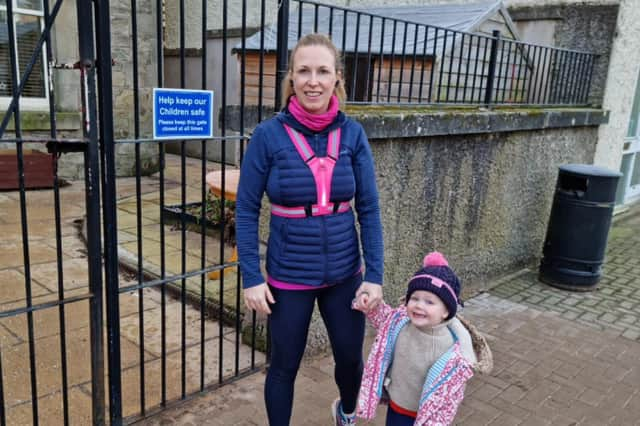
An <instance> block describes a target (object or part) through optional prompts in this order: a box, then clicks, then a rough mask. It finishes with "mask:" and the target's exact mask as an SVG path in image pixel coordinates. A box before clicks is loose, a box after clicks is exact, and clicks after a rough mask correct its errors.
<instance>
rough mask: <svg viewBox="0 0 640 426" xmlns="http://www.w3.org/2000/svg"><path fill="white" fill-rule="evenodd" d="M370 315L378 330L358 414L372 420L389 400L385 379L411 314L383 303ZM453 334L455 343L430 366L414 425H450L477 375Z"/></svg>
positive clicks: (367, 364) (402, 308)
mask: <svg viewBox="0 0 640 426" xmlns="http://www.w3.org/2000/svg"><path fill="white" fill-rule="evenodd" d="M367 318H368V319H369V321H371V323H372V325H373V326H374V327H375V328H376V329H377V330H378V333H377V335H376V338H375V341H374V342H373V346H372V347H371V352H370V353H369V358H368V359H367V363H366V365H365V367H364V373H363V377H362V385H361V386H360V395H359V396H358V406H357V414H358V417H360V418H363V419H369V420H370V419H373V418H374V416H375V413H376V407H377V406H378V404H379V403H380V402H381V400H384V399H385V397H384V396H383V392H384V389H383V382H384V379H385V377H386V375H387V371H388V370H389V366H390V365H391V362H392V361H393V351H394V347H395V344H396V341H397V338H398V335H399V334H400V330H401V329H402V328H403V327H404V326H405V325H406V324H407V323H408V322H409V317H408V316H407V311H406V307H405V306H404V305H402V306H400V307H398V308H395V309H393V308H391V307H390V306H389V305H387V304H385V303H381V304H380V305H378V307H376V308H375V309H373V310H372V311H371V312H369V313H368V314H367ZM450 330H451V329H450ZM452 334H453V338H454V344H453V346H452V347H451V348H450V349H449V350H448V351H447V352H445V353H444V354H443V355H442V356H441V357H440V358H439V359H438V360H437V361H436V362H435V363H434V365H433V366H432V367H431V368H430V369H429V372H428V374H427V378H426V380H425V383H424V385H423V387H422V394H421V395H420V403H419V405H418V416H417V417H416V421H415V423H414V426H423V425H424V426H445V425H450V424H451V423H452V422H453V419H454V417H455V415H456V412H457V410H458V406H459V405H460V403H461V402H462V399H463V397H464V389H465V384H466V382H467V380H469V379H470V378H471V377H472V376H473V370H472V366H471V364H470V363H469V361H467V360H466V359H465V358H464V357H463V356H462V353H461V351H460V342H459V341H458V338H457V336H456V335H455V333H453V331H452ZM383 402H384V401H383Z"/></svg>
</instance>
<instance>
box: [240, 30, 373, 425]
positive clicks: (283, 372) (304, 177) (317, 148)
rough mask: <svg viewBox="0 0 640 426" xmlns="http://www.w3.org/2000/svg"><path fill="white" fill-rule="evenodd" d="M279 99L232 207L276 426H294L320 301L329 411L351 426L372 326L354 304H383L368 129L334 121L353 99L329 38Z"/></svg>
mask: <svg viewBox="0 0 640 426" xmlns="http://www.w3.org/2000/svg"><path fill="white" fill-rule="evenodd" d="M283 88H284V89H283V95H284V96H283V99H286V100H287V105H286V106H285V108H284V109H283V111H282V112H280V113H279V114H277V115H276V116H275V117H274V118H272V119H270V120H267V121H265V122H263V123H261V124H260V125H259V126H258V127H257V128H256V129H255V131H254V133H253V136H252V138H251V142H250V143H249V145H248V148H247V152H246V155H245V157H244V161H243V163H242V168H241V173H240V184H239V187H238V193H237V199H236V238H237V244H238V257H239V259H240V269H241V271H242V277H243V287H244V301H245V305H246V307H247V308H248V309H253V310H256V311H258V312H262V313H266V314H269V323H270V328H271V350H272V352H271V365H270V367H269V371H268V373H267V379H266V383H265V403H266V407H267V414H268V417H269V424H270V425H272V426H280V425H288V424H289V421H290V418H291V410H292V405H293V389H294V382H295V378H296V374H297V372H298V367H299V365H300V361H301V360H302V355H303V353H304V349H305V346H306V340H307V334H308V330H309V323H310V320H311V314H312V312H313V308H314V304H315V302H316V301H317V303H318V308H319V310H320V313H321V315H322V318H323V320H324V323H325V326H326V328H327V332H328V335H329V339H330V342H331V348H332V351H333V356H334V360H335V380H336V384H337V385H338V390H339V394H340V398H338V399H337V400H336V401H335V402H334V404H333V406H332V414H333V416H334V419H335V424H336V425H347V424H354V419H355V408H356V400H357V396H358V390H359V387H360V381H361V378H362V369H363V359H362V344H363V340H364V327H365V320H364V316H363V314H362V313H361V312H358V311H355V310H352V309H351V302H352V300H353V299H354V298H355V297H359V296H360V295H362V294H366V296H367V297H366V299H367V303H368V306H367V308H369V309H373V308H374V307H375V306H376V305H377V304H378V303H379V302H380V301H381V299H382V288H381V284H382V275H383V246H382V226H381V222H380V209H379V205H378V192H377V188H376V181H375V171H374V165H373V157H372V155H371V148H370V146H369V143H368V141H367V137H366V135H365V134H364V131H363V129H362V127H361V126H360V125H359V124H358V123H356V122H355V121H353V120H351V119H349V118H347V117H346V116H345V115H344V113H342V112H340V111H339V110H338V108H339V103H340V101H341V100H344V97H345V91H344V81H343V74H342V65H341V62H340V55H339V53H338V50H337V49H336V47H335V46H334V45H333V43H332V42H331V40H330V39H329V38H328V37H326V36H324V35H320V34H310V35H307V36H305V37H303V38H302V39H300V41H299V42H298V44H297V45H296V47H295V48H294V49H293V51H292V52H291V58H290V60H289V70H288V73H287V75H286V77H285V79H284V81H283ZM265 191H266V193H267V196H268V197H269V201H270V202H271V219H270V227H269V231H270V232H269V242H268V247H267V260H266V270H267V279H266V280H265V278H264V277H263V275H262V273H261V271H260V265H259V255H258V219H259V213H260V207H261V201H262V196H263V194H264V192H265ZM351 205H353V206H354V207H355V210H356V212H357V215H358V222H359V224H360V236H359V238H358V233H357V231H356V227H355V214H354V212H353V210H352V207H351ZM361 245H362V252H363V254H364V265H362V260H361V254H360V253H361V250H360V247H361ZM363 266H364V278H363Z"/></svg>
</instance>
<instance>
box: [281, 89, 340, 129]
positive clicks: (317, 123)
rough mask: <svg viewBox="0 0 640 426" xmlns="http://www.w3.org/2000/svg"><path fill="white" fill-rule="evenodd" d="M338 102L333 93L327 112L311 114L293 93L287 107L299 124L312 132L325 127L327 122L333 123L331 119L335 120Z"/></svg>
mask: <svg viewBox="0 0 640 426" xmlns="http://www.w3.org/2000/svg"><path fill="white" fill-rule="evenodd" d="M338 104H339V102H338V97H337V96H336V95H333V96H331V99H330V100H329V107H328V108H327V112H324V113H322V114H312V113H310V112H308V111H307V110H305V109H304V108H303V107H302V105H300V102H299V101H298V98H296V96H295V95H293V96H291V97H290V98H289V106H288V108H289V112H290V113H291V115H293V116H294V117H295V119H296V120H298V121H299V122H300V124H302V125H304V126H305V127H307V128H308V129H311V130H313V131H314V132H319V131H320V130H322V129H325V128H326V127H327V126H328V125H329V124H331V123H333V120H335V118H336V116H337V115H338Z"/></svg>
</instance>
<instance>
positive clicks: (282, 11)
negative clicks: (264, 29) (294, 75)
mask: <svg viewBox="0 0 640 426" xmlns="http://www.w3.org/2000/svg"><path fill="white" fill-rule="evenodd" d="M288 55H289V0H280V4H279V6H278V38H277V44H276V93H275V110H276V111H278V110H280V108H282V102H283V101H284V102H286V99H282V81H283V80H284V77H285V76H286V75H287V65H288V64H287V61H288Z"/></svg>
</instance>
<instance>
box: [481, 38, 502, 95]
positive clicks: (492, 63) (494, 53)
mask: <svg viewBox="0 0 640 426" xmlns="http://www.w3.org/2000/svg"><path fill="white" fill-rule="evenodd" d="M499 43H500V31H499V30H493V39H492V40H491V56H490V57H489V75H488V76H487V91H486V92H485V94H484V103H485V105H490V104H491V95H492V93H493V79H494V78H495V74H496V58H497V57H498V44H499Z"/></svg>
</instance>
